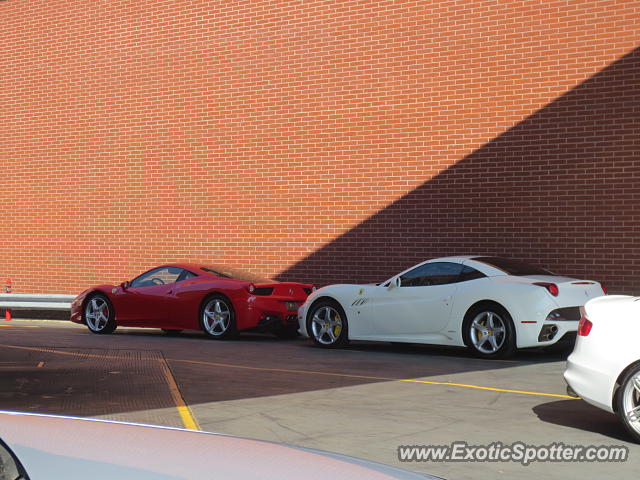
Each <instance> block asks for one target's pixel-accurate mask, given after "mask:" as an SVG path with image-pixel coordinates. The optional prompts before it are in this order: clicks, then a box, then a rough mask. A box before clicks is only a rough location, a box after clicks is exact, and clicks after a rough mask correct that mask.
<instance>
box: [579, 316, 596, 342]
mask: <svg viewBox="0 0 640 480" xmlns="http://www.w3.org/2000/svg"><path fill="white" fill-rule="evenodd" d="M591 327H593V323H591V321H590V320H589V319H588V318H587V317H585V316H584V315H583V316H582V318H581V319H580V323H578V335H580V336H581V337H586V336H587V335H589V332H591Z"/></svg>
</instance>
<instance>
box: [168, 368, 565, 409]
mask: <svg viewBox="0 0 640 480" xmlns="http://www.w3.org/2000/svg"><path fill="white" fill-rule="evenodd" d="M169 360H171V361H172V362H182V363H192V364H195V365H207V366H212V367H222V368H237V369H242V370H254V371H259V372H274V373H297V374H303V375H323V376H331V377H342V378H353V379H362V380H375V381H381V382H406V383H421V384H425V385H441V386H447V387H459V388H469V389H475V390H488V391H492V392H501V393H514V394H517V395H533V396H538V397H553V398H568V399H571V400H574V397H570V396H569V395H562V394H559V393H545V392H529V391H526V390H511V389H507V388H497V387H483V386H480V385H468V384H464V383H453V382H433V381H428V380H415V379H413V378H390V377H374V376H368V375H352V374H348V373H333V372H318V371H313V370H292V369H283V368H264V367H250V366H246V365H233V364H230V363H217V362H201V361H197V360H180V359H174V358H170V359H169Z"/></svg>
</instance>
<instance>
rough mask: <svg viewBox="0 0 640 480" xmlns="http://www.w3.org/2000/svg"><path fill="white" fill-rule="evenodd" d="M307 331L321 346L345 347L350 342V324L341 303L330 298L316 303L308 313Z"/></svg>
mask: <svg viewBox="0 0 640 480" xmlns="http://www.w3.org/2000/svg"><path fill="white" fill-rule="evenodd" d="M314 325H315V326H314ZM329 329H330V330H329ZM307 333H308V334H309V336H310V337H311V339H312V340H313V342H314V343H315V344H316V345H318V346H319V347H322V348H340V347H344V346H345V345H346V344H347V343H348V342H349V324H348V321H347V315H346V314H345V313H344V310H343V309H342V307H341V306H340V304H339V303H338V302H336V301H335V300H330V299H326V300H320V301H319V302H317V303H314V304H313V305H312V306H311V308H310V309H309V313H308V314H307Z"/></svg>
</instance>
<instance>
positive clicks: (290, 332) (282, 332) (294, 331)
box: [273, 326, 299, 340]
mask: <svg viewBox="0 0 640 480" xmlns="http://www.w3.org/2000/svg"><path fill="white" fill-rule="evenodd" d="M273 334H274V335H275V336H276V337H278V338H279V339H281V340H293V339H294V338H297V337H298V335H299V333H298V327H296V326H294V327H292V326H287V327H281V328H279V329H277V330H275V331H274V332H273Z"/></svg>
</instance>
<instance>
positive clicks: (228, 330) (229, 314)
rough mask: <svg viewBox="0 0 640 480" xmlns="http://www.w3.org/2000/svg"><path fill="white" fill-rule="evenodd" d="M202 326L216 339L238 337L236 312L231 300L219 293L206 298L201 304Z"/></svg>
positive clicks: (208, 334) (203, 329)
mask: <svg viewBox="0 0 640 480" xmlns="http://www.w3.org/2000/svg"><path fill="white" fill-rule="evenodd" d="M216 305H217V306H218V308H216ZM218 310H219V311H218ZM207 312H208V313H207ZM218 315H219V316H218ZM214 316H216V318H214ZM214 323H215V324H216V325H214ZM200 328H202V331H203V332H204V333H205V334H206V335H207V336H209V337H210V338H214V339H216V340H226V339H229V338H234V337H236V336H237V335H238V330H237V326H236V314H235V310H234V309H233V304H232V303H231V300H229V299H228V298H227V297H225V296H224V295H221V294H219V293H215V294H213V295H209V296H208V297H207V298H205V299H204V301H203V302H202V305H201V306H200Z"/></svg>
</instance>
